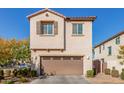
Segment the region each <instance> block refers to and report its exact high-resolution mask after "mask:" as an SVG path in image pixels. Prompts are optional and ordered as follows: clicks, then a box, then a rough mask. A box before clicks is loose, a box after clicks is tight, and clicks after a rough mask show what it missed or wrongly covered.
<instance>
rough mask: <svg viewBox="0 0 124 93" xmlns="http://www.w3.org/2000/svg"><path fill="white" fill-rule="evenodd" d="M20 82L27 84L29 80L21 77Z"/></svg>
mask: <svg viewBox="0 0 124 93" xmlns="http://www.w3.org/2000/svg"><path fill="white" fill-rule="evenodd" d="M19 81H20V82H22V83H25V82H28V81H29V80H28V79H27V78H25V77H21V78H20V80H19Z"/></svg>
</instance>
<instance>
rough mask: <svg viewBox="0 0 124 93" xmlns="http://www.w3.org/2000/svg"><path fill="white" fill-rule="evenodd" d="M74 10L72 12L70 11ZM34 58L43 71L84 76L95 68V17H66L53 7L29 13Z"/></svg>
mask: <svg viewBox="0 0 124 93" xmlns="http://www.w3.org/2000/svg"><path fill="white" fill-rule="evenodd" d="M70 12H71V11H70ZM28 19H29V21H30V48H31V57H32V61H33V63H34V64H35V69H37V71H38V73H39V74H40V71H41V68H43V69H44V71H45V73H48V74H56V75H83V74H86V71H87V70H90V69H92V22H93V21H94V20H95V19H96V17H95V16H88V17H65V16H64V15H62V14H60V13H57V12H55V11H53V10H50V9H43V10H41V11H38V12H36V13H34V14H31V15H29V16H28Z"/></svg>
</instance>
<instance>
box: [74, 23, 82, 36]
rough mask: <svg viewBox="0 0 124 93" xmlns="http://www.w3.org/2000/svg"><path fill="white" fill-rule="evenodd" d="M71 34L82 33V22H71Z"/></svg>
mask: <svg viewBox="0 0 124 93" xmlns="http://www.w3.org/2000/svg"><path fill="white" fill-rule="evenodd" d="M72 34H73V35H82V34H83V24H80V23H78V24H77V23H74V24H73V32H72Z"/></svg>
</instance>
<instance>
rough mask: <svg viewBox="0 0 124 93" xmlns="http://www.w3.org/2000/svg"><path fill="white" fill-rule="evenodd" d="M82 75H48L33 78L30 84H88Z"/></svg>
mask: <svg viewBox="0 0 124 93" xmlns="http://www.w3.org/2000/svg"><path fill="white" fill-rule="evenodd" d="M88 83H89V82H88V81H87V80H85V79H84V78H83V76H71V75H70V76H49V77H47V78H45V79H36V80H33V81H32V82H31V83H30V84H88Z"/></svg>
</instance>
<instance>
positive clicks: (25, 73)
mask: <svg viewBox="0 0 124 93" xmlns="http://www.w3.org/2000/svg"><path fill="white" fill-rule="evenodd" d="M29 75H30V70H29V69H28V68H22V69H19V70H18V71H17V76H19V77H20V76H23V77H27V76H29Z"/></svg>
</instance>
